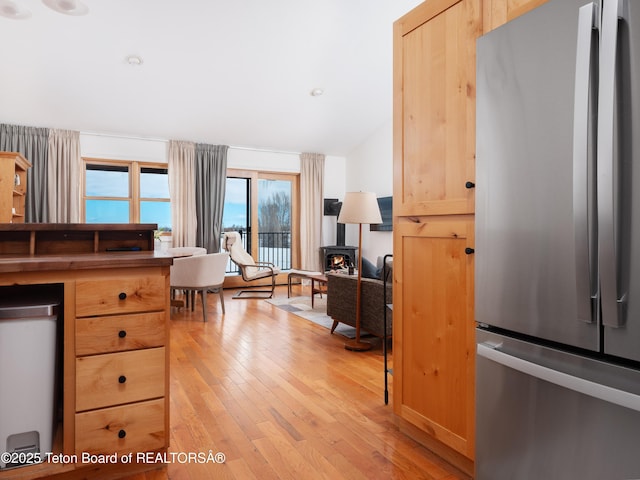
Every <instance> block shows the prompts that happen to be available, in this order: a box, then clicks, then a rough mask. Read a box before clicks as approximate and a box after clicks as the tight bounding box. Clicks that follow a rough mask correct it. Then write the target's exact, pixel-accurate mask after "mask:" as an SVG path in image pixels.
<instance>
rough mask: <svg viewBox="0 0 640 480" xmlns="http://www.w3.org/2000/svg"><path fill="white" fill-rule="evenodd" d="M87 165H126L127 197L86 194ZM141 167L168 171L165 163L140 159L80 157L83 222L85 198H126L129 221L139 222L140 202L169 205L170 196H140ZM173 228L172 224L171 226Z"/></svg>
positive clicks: (163, 232) (169, 232) (84, 220)
mask: <svg viewBox="0 0 640 480" xmlns="http://www.w3.org/2000/svg"><path fill="white" fill-rule="evenodd" d="M87 165H104V166H107V167H127V168H128V173H129V175H128V177H129V182H128V183H129V185H128V187H129V196H128V197H95V196H87ZM143 168H157V169H160V170H167V174H168V171H169V166H168V164H167V163H163V162H144V161H140V160H115V159H107V158H92V157H82V188H81V190H82V201H81V209H80V213H81V215H82V217H81V218H82V220H83V222H85V223H86V221H87V217H86V215H87V212H86V202H87V200H128V201H129V223H140V210H141V208H140V207H141V202H167V203H169V205H171V198H170V197H167V198H164V197H162V198H147V197H141V196H140V174H141V172H142V169H143ZM171 228H172V229H173V225H172V226H171ZM160 234H161V235H171V231H162V232H160Z"/></svg>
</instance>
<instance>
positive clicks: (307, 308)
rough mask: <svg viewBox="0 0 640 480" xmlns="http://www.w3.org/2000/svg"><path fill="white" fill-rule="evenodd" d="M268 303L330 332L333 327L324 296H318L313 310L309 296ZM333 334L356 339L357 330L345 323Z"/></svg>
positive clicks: (280, 299) (275, 299)
mask: <svg viewBox="0 0 640 480" xmlns="http://www.w3.org/2000/svg"><path fill="white" fill-rule="evenodd" d="M267 302H269V303H270V304H272V305H274V306H276V307H278V308H279V309H281V310H285V311H287V312H290V313H293V314H294V315H296V316H298V317H301V318H304V319H305V320H309V321H310V322H313V323H315V324H317V325H320V326H322V327H324V328H327V329H329V330H331V326H332V325H333V319H332V318H331V317H329V316H328V315H327V297H326V296H324V295H323V296H322V298H320V297H318V296H316V298H315V299H314V301H313V308H311V298H310V297H309V296H308V295H307V296H304V297H291V298H270V299H268V300H267ZM333 333H337V334H340V335H342V336H344V337H347V338H355V337H356V329H355V328H353V327H350V326H349V325H345V324H344V323H339V324H338V326H337V327H336V329H335V330H334V331H333Z"/></svg>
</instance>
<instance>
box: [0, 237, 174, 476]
mask: <svg viewBox="0 0 640 480" xmlns="http://www.w3.org/2000/svg"><path fill="white" fill-rule="evenodd" d="M155 229H156V226H155V225H101V226H96V225H93V226H86V225H65V226H64V227H63V226H61V225H47V224H33V225H31V224H23V225H0V253H4V254H3V255H2V258H0V296H2V295H15V294H19V295H20V296H25V295H26V296H27V298H29V296H31V295H33V296H36V297H37V296H39V295H41V294H42V293H43V292H45V294H46V295H47V298H51V297H50V296H49V295H53V296H54V298H56V300H57V301H58V302H59V305H60V307H59V316H58V321H59V322H60V323H59V327H60V328H59V332H60V339H59V342H60V343H59V344H58V345H59V347H61V353H60V356H59V359H58V362H57V364H58V365H59V367H58V370H57V372H56V377H57V378H58V379H59V380H58V381H59V382H60V385H59V388H58V389H57V391H59V392H60V394H59V395H58V397H57V398H56V403H57V404H59V407H60V412H61V413H60V414H59V415H57V416H56V421H57V426H56V435H55V438H54V442H53V453H54V455H55V458H65V459H66V461H63V462H55V461H52V462H44V463H40V464H36V465H32V466H25V467H19V468H16V469H11V470H6V471H0V480H8V479H10V480H17V479H21V480H25V479H37V478H51V477H55V478H58V477H59V478H70V479H80V478H89V477H91V478H93V477H95V478H118V477H120V476H125V475H131V474H133V473H136V472H140V471H144V470H150V469H156V468H158V467H159V465H157V464H148V465H147V464H144V463H140V464H135V463H131V464H130V463H127V462H121V461H118V462H110V463H106V464H96V463H91V462H88V463H87V462H86V461H82V458H83V457H82V456H83V455H87V454H90V455H101V456H102V457H105V458H106V457H107V456H112V455H117V458H122V456H123V455H124V454H129V453H132V454H133V456H134V458H135V455H136V453H137V452H163V451H166V449H167V448H168V446H169V268H170V265H171V263H172V259H171V258H170V257H168V256H165V255H163V254H160V253H158V254H156V253H154V252H153V251H151V250H150V249H151V248H152V247H153V242H152V241H149V239H152V238H153V230H155ZM65 237H66V238H68V239H69V240H68V243H67V244H66V245H63V244H64V238H65ZM85 237H87V238H89V237H90V238H91V242H89V243H87V242H86V238H85ZM54 240H55V241H54ZM102 241H105V242H106V244H107V245H110V246H113V248H114V249H115V250H117V251H113V252H109V251H106V250H104V249H103V248H102V247H101V245H102V243H101V242H102ZM39 243H40V244H44V245H46V246H47V247H46V250H49V251H57V254H56V255H39V254H38V253H36V254H33V253H29V251H31V252H33V251H34V250H35V251H36V252H38V251H39V250H38V247H37V245H38V244H39ZM25 245H26V250H25ZM57 245H62V248H63V252H61V251H59V248H58V247H57ZM89 245H90V246H89ZM72 246H75V247H76V248H77V249H78V250H79V251H80V252H86V250H87V249H89V253H76V254H75V255H73V254H70V253H67V252H68V251H69V250H68V249H70V248H71V247H72ZM129 247H133V248H134V250H133V251H121V250H123V249H125V250H128V249H129ZM139 250H141V251H139ZM145 250H146V251H145ZM16 251H18V252H25V253H24V254H22V255H20V254H17V253H14V254H13V255H10V254H7V252H16ZM91 252H92V253H91ZM75 459H77V460H75Z"/></svg>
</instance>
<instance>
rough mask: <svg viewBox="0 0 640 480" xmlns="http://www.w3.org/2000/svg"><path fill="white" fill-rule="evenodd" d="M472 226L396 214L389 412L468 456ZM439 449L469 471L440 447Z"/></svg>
mask: <svg viewBox="0 0 640 480" xmlns="http://www.w3.org/2000/svg"><path fill="white" fill-rule="evenodd" d="M473 228H474V223H473V216H471V215H456V216H438V217H421V218H413V219H404V218H403V219H400V220H399V221H398V223H396V225H395V226H394V277H395V279H396V284H395V285H394V292H393V293H394V296H393V309H394V311H393V322H394V323H393V327H394V331H393V341H394V344H393V354H394V359H393V382H394V384H393V406H394V411H395V413H396V414H397V415H399V416H400V417H401V418H403V419H404V420H406V421H408V422H410V423H411V424H412V425H414V426H416V427H418V428H419V429H420V430H421V431H423V432H425V433H426V434H428V435H430V436H431V437H433V439H434V440H437V441H438V442H440V443H441V444H443V445H446V446H447V447H448V448H450V449H452V450H453V451H455V452H457V453H459V454H460V455H462V456H463V457H466V458H467V459H469V460H471V459H473V457H474V418H475V416H474V408H475V402H474V365H475V363H474V351H475V334H474V331H475V325H474V321H473V252H472V251H471V250H468V249H470V248H472V245H473V238H474V231H473ZM396 292H398V294H396ZM428 446H432V445H431V444H429V445H428ZM438 453H440V454H442V455H443V456H445V457H447V458H448V459H449V460H450V461H452V462H453V463H456V464H457V465H458V466H459V467H460V468H464V469H465V470H469V469H470V468H471V464H470V463H469V462H467V461H465V460H464V459H462V458H460V457H458V456H457V455H448V453H447V452H446V449H442V450H439V451H438Z"/></svg>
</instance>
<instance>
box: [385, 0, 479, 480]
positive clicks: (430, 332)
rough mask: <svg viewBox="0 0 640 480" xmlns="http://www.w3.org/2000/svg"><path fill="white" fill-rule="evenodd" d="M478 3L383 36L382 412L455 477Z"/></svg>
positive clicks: (468, 309) (460, 451)
mask: <svg viewBox="0 0 640 480" xmlns="http://www.w3.org/2000/svg"><path fill="white" fill-rule="evenodd" d="M481 27H482V11H481V3H480V0H428V1H426V2H424V3H423V4H421V5H419V6H418V7H416V8H415V9H414V10H413V11H411V12H409V13H408V14H407V15H405V16H404V17H402V18H400V19H399V20H398V21H396V22H395V24H394V192H393V202H394V217H395V219H394V238H393V245H394V246H393V248H394V278H395V285H394V290H393V308H394V313H393V321H394V325H393V342H394V344H393V352H394V361H393V370H394V376H393V382H394V384H393V407H394V412H395V413H396V415H397V416H398V417H399V421H400V426H401V428H402V429H403V430H404V431H405V432H406V433H408V434H410V435H411V436H413V437H414V438H416V439H417V440H419V441H421V442H422V443H424V444H426V445H427V446H428V447H429V448H431V449H432V450H434V451H436V453H438V454H440V455H441V456H443V457H444V458H446V459H447V460H449V461H450V462H451V463H453V464H455V465H456V466H458V467H459V468H461V469H462V470H463V471H466V472H467V473H469V474H473V458H474V423H475V420H474V369H475V364H474V351H475V337H474V327H475V325H474V317H473V246H474V241H473V239H474V230H473V229H474V219H473V213H474V190H473V187H474V181H475V179H474V172H475V162H474V152H475V41H476V38H477V37H478V36H479V35H480V34H481V31H482V30H481Z"/></svg>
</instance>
